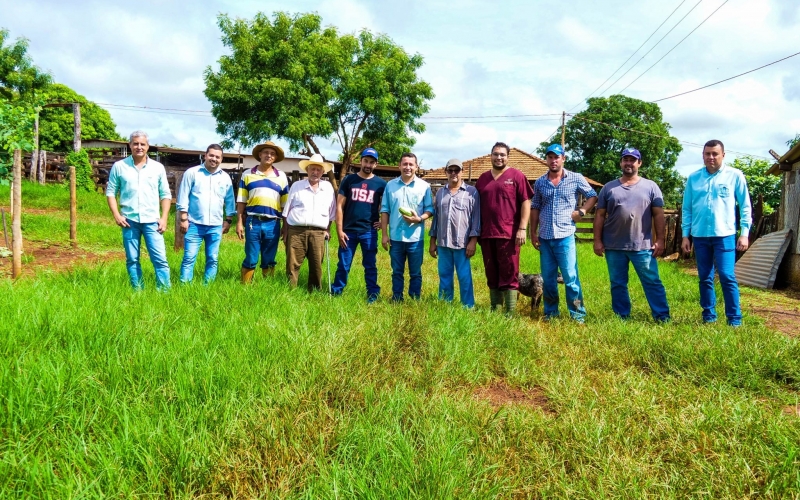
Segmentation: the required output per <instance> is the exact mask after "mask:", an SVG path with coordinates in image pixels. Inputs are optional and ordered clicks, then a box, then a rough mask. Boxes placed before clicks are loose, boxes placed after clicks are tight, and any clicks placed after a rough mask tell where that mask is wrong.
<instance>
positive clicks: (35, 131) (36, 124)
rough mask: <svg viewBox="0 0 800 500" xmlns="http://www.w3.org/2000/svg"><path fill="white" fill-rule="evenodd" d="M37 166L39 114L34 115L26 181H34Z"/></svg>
mask: <svg viewBox="0 0 800 500" xmlns="http://www.w3.org/2000/svg"><path fill="white" fill-rule="evenodd" d="M38 166H39V113H36V120H34V122H33V152H32V153H31V171H30V172H29V175H28V179H30V181H31V182H34V181H35V180H36V173H37V168H38Z"/></svg>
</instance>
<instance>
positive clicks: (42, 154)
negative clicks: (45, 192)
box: [39, 151, 47, 186]
mask: <svg viewBox="0 0 800 500" xmlns="http://www.w3.org/2000/svg"><path fill="white" fill-rule="evenodd" d="M46 180H47V151H39V184H41V185H42V186H44V183H45V182H46Z"/></svg>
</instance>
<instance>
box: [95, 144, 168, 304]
mask: <svg viewBox="0 0 800 500" xmlns="http://www.w3.org/2000/svg"><path fill="white" fill-rule="evenodd" d="M130 148H131V156H129V157H127V158H125V159H124V160H120V161H118V162H116V163H115V164H114V165H113V166H112V167H111V172H109V174H108V185H107V187H106V199H107V201H108V208H109V209H111V214H112V215H113V216H114V221H115V222H116V223H117V225H118V226H119V227H121V228H122V243H123V246H124V247H125V265H126V266H127V268H128V276H129V278H130V281H131V285H132V286H133V288H134V289H136V290H140V289H141V288H142V286H143V283H142V266H141V264H140V262H139V254H140V246H141V242H142V237H144V244H145V246H146V247H147V253H148V254H150V261H151V262H152V263H153V267H154V268H155V271H156V286H157V287H158V289H159V290H166V289H168V288H169V287H170V281H169V263H168V262H167V251H166V247H165V246H164V231H166V230H167V218H168V217H169V208H170V205H171V204H172V195H171V194H170V192H169V184H168V183H167V172H166V171H165V170H164V165H162V164H160V163H159V162H157V161H155V160H153V159H151V158H148V156H147V151H148V150H149V149H150V145H149V143H148V137H147V134H146V133H145V132H142V131H141V130H137V131H136V132H133V133H132V134H131V136H130ZM117 195H119V205H120V208H121V209H118V208H117ZM159 209H160V210H161V213H159Z"/></svg>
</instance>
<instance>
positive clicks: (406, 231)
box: [381, 153, 433, 302]
mask: <svg viewBox="0 0 800 500" xmlns="http://www.w3.org/2000/svg"><path fill="white" fill-rule="evenodd" d="M416 173H417V156H416V155H415V154H414V153H403V155H402V156H401V157H400V177H398V178H396V179H392V180H391V181H389V182H388V183H387V184H386V190H385V191H384V193H383V200H382V202H381V232H382V233H383V237H382V241H381V243H382V244H383V248H384V250H389V256H390V258H391V262H392V300H394V301H396V302H400V301H402V300H403V285H404V283H403V272H404V270H405V265H406V264H405V262H406V259H408V275H409V282H408V295H409V297H411V298H412V299H419V297H420V294H421V293H422V257H423V255H424V253H425V242H424V237H425V228H424V226H425V224H424V221H425V220H427V219H430V218H431V217H432V216H433V200H432V198H431V185H430V184H428V183H427V182H425V181H423V180H422V179H420V178H419V177H417V176H416ZM401 208H402V209H403V210H404V211H410V212H412V215H403V214H401V213H400V209H401ZM390 231H391V234H390ZM390 245H391V246H390Z"/></svg>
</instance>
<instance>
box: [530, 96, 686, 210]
mask: <svg viewBox="0 0 800 500" xmlns="http://www.w3.org/2000/svg"><path fill="white" fill-rule="evenodd" d="M587 103H588V104H589V107H588V108H587V109H586V110H584V111H581V112H580V113H578V114H576V115H575V116H574V117H572V118H571V119H570V120H569V121H568V122H567V124H566V146H567V148H566V149H567V160H566V162H565V166H566V168H568V169H569V170H574V171H575V172H580V173H582V174H584V175H586V176H588V177H591V178H592V179H594V180H596V181H598V182H602V183H606V182H608V181H611V180H613V179H616V178H617V177H619V176H620V175H621V171H620V168H619V160H620V158H619V154H620V152H621V151H622V150H623V149H624V148H626V147H634V148H636V149H638V150H639V151H640V152H641V153H642V167H641V169H640V171H639V173H640V174H641V175H642V177H646V178H648V179H650V180H652V181H654V182H655V183H656V184H658V185H659V187H660V188H661V191H662V193H663V194H664V202H665V204H666V205H667V206H668V207H676V206H677V205H678V204H679V203H680V200H681V196H682V194H681V191H682V188H683V183H684V180H683V177H681V175H680V174H678V172H676V171H675V162H676V161H677V160H678V155H679V154H680V152H681V151H682V150H683V148H682V147H681V145H680V143H679V142H678V139H676V138H675V137H672V136H670V135H669V131H670V129H671V128H672V127H671V126H670V124H669V123H667V122H665V121H664V119H663V116H662V114H661V109H660V108H659V107H658V104H654V103H651V102H646V101H640V100H639V99H634V98H632V97H627V96H624V95H612V96H611V97H593V98H591V99H589V100H588V101H587ZM551 142H561V131H560V130H559V132H558V133H557V134H555V135H554V136H553V137H552V138H551V139H550V141H548V142H543V143H541V144H540V146H539V148H538V149H537V151H538V153H539V154H540V155H544V152H545V149H546V148H547V146H548V145H549V144H550V143H551Z"/></svg>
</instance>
